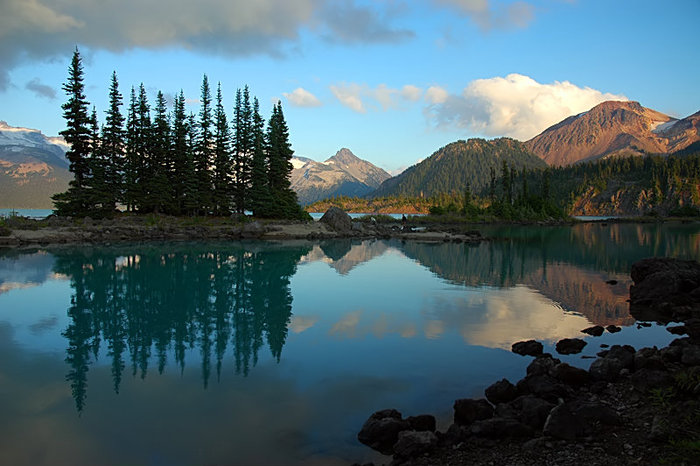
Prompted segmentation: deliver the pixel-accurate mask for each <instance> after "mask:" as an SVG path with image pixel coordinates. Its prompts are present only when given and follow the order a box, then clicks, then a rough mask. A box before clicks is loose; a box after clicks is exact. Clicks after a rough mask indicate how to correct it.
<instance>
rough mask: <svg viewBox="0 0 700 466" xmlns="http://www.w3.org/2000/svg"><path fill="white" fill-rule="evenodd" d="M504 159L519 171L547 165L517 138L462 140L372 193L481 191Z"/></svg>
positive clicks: (388, 194) (418, 193)
mask: <svg viewBox="0 0 700 466" xmlns="http://www.w3.org/2000/svg"><path fill="white" fill-rule="evenodd" d="M503 162H505V163H506V164H507V165H508V166H509V167H511V168H512V169H515V170H518V171H519V170H522V169H523V168H528V169H536V168H545V167H546V164H545V163H544V162H543V161H542V160H541V159H539V158H538V157H537V156H535V155H533V154H531V153H530V152H529V151H528V150H527V149H526V148H525V146H524V145H523V143H521V142H519V141H516V140H514V139H510V138H500V139H493V140H490V141H487V140H485V139H469V140H468V141H462V140H460V141H457V142H453V143H451V144H448V145H446V146H445V147H442V148H441V149H439V150H437V151H436V152H435V153H433V154H432V155H431V156H430V157H428V158H427V159H425V160H423V161H422V162H420V163H419V164H417V165H414V166H413V167H410V168H409V169H407V170H406V171H405V172H403V173H402V174H400V175H398V176H396V177H394V178H391V179H389V180H387V181H385V182H384V183H382V185H381V186H380V187H379V188H378V189H377V190H376V191H375V192H374V193H372V194H371V195H370V196H371V197H382V196H397V195H398V196H416V197H431V196H435V195H438V194H441V193H451V192H459V193H461V192H463V191H464V189H465V188H467V187H469V188H470V189H471V190H472V191H473V192H481V191H483V190H485V189H487V187H488V186H490V185H491V183H492V177H493V176H495V173H496V172H498V170H500V169H501V166H502V164H503Z"/></svg>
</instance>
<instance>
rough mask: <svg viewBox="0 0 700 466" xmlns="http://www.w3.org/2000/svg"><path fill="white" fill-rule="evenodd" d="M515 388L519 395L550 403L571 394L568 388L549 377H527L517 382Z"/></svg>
mask: <svg viewBox="0 0 700 466" xmlns="http://www.w3.org/2000/svg"><path fill="white" fill-rule="evenodd" d="M517 387H518V391H519V392H520V393H529V394H532V395H535V396H537V397H539V398H543V399H545V400H547V401H551V402H556V401H557V400H558V399H559V398H564V397H568V396H570V395H571V393H572V390H571V389H570V388H569V387H567V386H566V385H564V384H562V383H559V381H558V380H557V379H555V378H554V377H551V376H549V375H528V376H527V377H525V378H524V379H522V380H520V381H519V382H518V385H517Z"/></svg>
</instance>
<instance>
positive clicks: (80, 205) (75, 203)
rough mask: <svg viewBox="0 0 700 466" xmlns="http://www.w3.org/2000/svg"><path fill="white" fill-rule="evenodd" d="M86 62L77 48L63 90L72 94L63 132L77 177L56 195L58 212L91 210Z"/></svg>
mask: <svg viewBox="0 0 700 466" xmlns="http://www.w3.org/2000/svg"><path fill="white" fill-rule="evenodd" d="M83 79H84V75H83V65H82V60H81V58H80V52H79V51H78V49H77V48H76V49H75V52H73V59H72V60H71V64H70V67H69V68H68V81H67V82H66V83H65V84H64V85H63V90H64V91H65V92H66V94H67V95H68V101H67V102H66V103H64V104H63V105H62V106H61V108H62V109H63V118H65V119H66V126H67V127H66V129H65V130H63V131H61V132H60V135H61V136H63V138H64V139H65V141H66V143H67V144H68V145H69V147H70V148H69V149H68V151H67V152H66V158H67V159H68V161H69V162H70V167H69V168H70V171H71V172H72V173H73V180H72V181H71V182H70V184H69V188H68V191H66V192H64V193H60V194H56V195H55V196H53V200H54V206H55V210H56V213H57V214H58V215H75V216H85V215H88V214H89V206H88V202H89V201H88V193H87V190H86V188H87V182H88V179H89V178H90V176H91V174H90V166H89V160H88V159H89V157H90V150H91V146H90V139H91V135H90V117H89V116H88V105H89V104H88V101H87V100H86V97H85V84H84V82H83Z"/></svg>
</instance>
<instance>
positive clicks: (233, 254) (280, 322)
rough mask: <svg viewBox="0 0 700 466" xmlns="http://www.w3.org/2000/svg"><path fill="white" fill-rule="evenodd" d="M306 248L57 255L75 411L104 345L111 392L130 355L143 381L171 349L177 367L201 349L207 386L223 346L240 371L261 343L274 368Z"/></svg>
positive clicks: (200, 247) (142, 249)
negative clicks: (67, 287)
mask: <svg viewBox="0 0 700 466" xmlns="http://www.w3.org/2000/svg"><path fill="white" fill-rule="evenodd" d="M309 249H310V248H309V247H308V246H303V245H302V246H300V245H279V246H273V247H271V246H270V245H269V244H264V245H263V244H256V243H233V244H227V245H207V244H206V243H203V244H187V245H173V244H165V245H162V244H161V245H148V246H134V247H130V248H126V247H123V248H87V249H70V250H62V251H55V252H54V254H55V256H56V263H55V269H54V271H55V272H56V273H61V274H64V275H66V276H68V277H70V282H71V288H72V289H73V295H72V297H71V304H70V307H69V308H68V311H67V312H68V316H69V317H70V319H71V321H70V324H69V326H68V328H66V330H65V331H64V332H63V336H64V337H65V338H66V339H67V340H68V348H67V350H66V353H67V355H66V363H68V365H69V366H70V370H69V372H68V374H67V375H66V379H67V381H68V382H70V385H71V390H72V393H73V397H74V399H75V404H76V408H77V410H78V411H79V412H80V411H82V410H83V408H84V406H85V400H86V396H87V385H88V381H87V375H88V371H89V368H90V364H91V363H92V362H93V361H94V360H96V359H97V358H98V357H99V352H100V349H101V347H103V345H105V344H106V348H107V357H108V358H110V359H111V371H112V378H113V382H114V391H115V392H117V393H118V392H119V387H120V384H121V380H122V375H123V372H124V370H125V369H126V367H127V363H126V359H127V358H128V359H129V361H130V365H131V370H132V374H133V375H134V376H135V375H137V374H139V375H140V376H141V377H142V378H144V377H146V373H147V371H148V365H149V361H150V360H152V357H154V359H155V360H156V361H157V363H158V372H159V373H162V372H163V370H164V368H165V366H166V364H167V362H168V354H169V352H172V354H174V359H175V362H176V363H177V365H178V366H179V367H180V371H183V370H184V367H185V354H186V351H187V350H188V349H194V348H198V349H199V351H200V353H201V360H202V380H203V384H204V387H205V388H206V387H207V385H208V383H209V379H210V377H211V371H212V364H215V371H216V375H217V378H218V377H219V376H220V374H221V370H222V361H223V359H224V355H225V354H226V351H227V349H228V348H229V347H232V348H233V355H234V359H235V371H236V373H238V374H243V375H247V374H248V372H249V371H250V369H251V367H254V366H255V365H256V363H257V361H258V353H259V351H260V348H261V347H262V346H263V344H264V343H267V346H268V347H269V349H270V352H271V354H272V356H273V357H274V358H275V359H276V360H277V361H278V362H279V360H280V357H281V354H282V347H283V346H284V343H285V340H286V338H287V325H288V323H289V320H290V318H291V312H292V294H291V291H290V288H289V281H290V278H291V277H292V276H293V275H294V273H295V271H296V265H297V263H298V261H299V259H300V258H301V257H302V256H303V255H305V254H307V253H308V251H309Z"/></svg>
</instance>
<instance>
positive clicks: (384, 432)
mask: <svg viewBox="0 0 700 466" xmlns="http://www.w3.org/2000/svg"><path fill="white" fill-rule="evenodd" d="M409 428H410V426H409V424H408V422H406V421H405V420H404V419H402V416H401V413H400V412H398V411H397V410H395V409H385V410H382V411H377V412H375V413H374V414H372V415H371V416H370V417H369V419H367V421H365V423H364V425H363V426H362V429H361V430H360V432H359V433H358V434H357V440H359V441H360V442H361V443H363V444H364V445H367V446H368V447H370V448H372V449H373V450H377V451H378V452H380V453H382V454H385V455H391V454H392V453H393V446H394V444H395V443H396V441H397V440H398V438H399V432H402V431H404V430H407V429H409Z"/></svg>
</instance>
